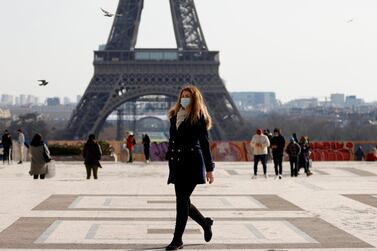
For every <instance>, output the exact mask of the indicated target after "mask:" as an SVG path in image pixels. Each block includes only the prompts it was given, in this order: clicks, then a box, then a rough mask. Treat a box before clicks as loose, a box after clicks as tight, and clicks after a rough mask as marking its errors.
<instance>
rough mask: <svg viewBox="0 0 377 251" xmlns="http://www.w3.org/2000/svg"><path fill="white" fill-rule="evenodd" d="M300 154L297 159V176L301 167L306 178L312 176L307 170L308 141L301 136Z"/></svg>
mask: <svg viewBox="0 0 377 251" xmlns="http://www.w3.org/2000/svg"><path fill="white" fill-rule="evenodd" d="M299 145H300V149H301V151H300V154H299V157H298V169H297V174H298V173H299V171H300V169H301V167H303V168H304V170H305V173H306V175H307V176H310V175H312V174H313V173H312V172H310V170H309V158H310V145H309V140H308V139H307V137H305V136H302V137H301V138H300V143H299Z"/></svg>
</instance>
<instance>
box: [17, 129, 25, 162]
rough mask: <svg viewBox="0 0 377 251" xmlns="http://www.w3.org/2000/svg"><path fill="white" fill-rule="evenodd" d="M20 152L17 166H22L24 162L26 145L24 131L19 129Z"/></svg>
mask: <svg viewBox="0 0 377 251" xmlns="http://www.w3.org/2000/svg"><path fill="white" fill-rule="evenodd" d="M17 132H18V147H19V148H18V150H19V152H20V161H18V163H17V164H22V161H23V160H24V144H25V135H24V133H23V131H22V129H18V130H17Z"/></svg>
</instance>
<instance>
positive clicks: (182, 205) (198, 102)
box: [166, 86, 215, 250]
mask: <svg viewBox="0 0 377 251" xmlns="http://www.w3.org/2000/svg"><path fill="white" fill-rule="evenodd" d="M168 117H169V119H170V138H169V148H168V152H167V155H166V158H167V159H168V160H169V179H168V183H169V184H170V183H172V184H174V188H175V195H176V209H177V214H176V224H175V230H174V237H173V240H172V242H171V243H170V244H169V245H168V246H167V247H166V250H177V249H181V248H183V242H182V236H183V232H184V231H185V228H186V224H187V220H188V217H189V216H190V218H192V219H193V220H194V221H195V222H197V223H198V224H199V225H200V226H201V227H202V228H203V230H204V239H205V241H206V242H209V241H210V240H211V238H212V228H211V226H212V224H213V220H212V219H211V218H205V217H204V216H203V215H202V214H201V213H200V211H199V210H198V209H197V208H196V207H195V206H194V205H193V204H191V201H190V196H191V194H192V193H193V191H194V190H195V187H196V186H197V185H199V184H205V183H206V182H209V183H210V184H212V183H213V182H214V175H213V170H214V167H215V165H214V163H213V161H212V155H211V149H210V145H209V142H208V129H210V128H211V117H210V115H209V113H208V111H207V107H206V106H205V104H204V101H203V97H202V94H201V93H200V91H199V90H198V88H196V87H195V86H187V87H185V88H183V89H182V90H181V92H180V94H179V96H178V100H177V103H176V104H175V106H174V107H173V108H172V109H171V110H170V111H169V114H168Z"/></svg>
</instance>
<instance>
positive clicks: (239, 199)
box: [0, 162, 377, 250]
mask: <svg viewBox="0 0 377 251" xmlns="http://www.w3.org/2000/svg"><path fill="white" fill-rule="evenodd" d="M29 165H30V163H24V164H22V165H17V164H11V165H7V164H6V165H2V164H0V189H1V193H0V201H1V204H0V249H1V250H164V247H165V246H166V245H167V244H169V242H170V241H171V238H172V234H173V231H174V220H175V198H174V188H173V186H172V185H169V186H168V185H167V184H166V180H167V174H168V167H167V163H165V162H155V163H152V164H149V165H147V164H144V163H141V162H139V163H134V164H124V163H112V162H104V163H103V168H102V169H100V171H99V180H86V179H85V168H84V166H83V164H82V163H81V162H57V163H56V176H55V177H53V178H51V179H46V180H33V179H32V177H30V176H29V175H28V170H29ZM216 165H217V167H216V172H215V178H216V180H215V183H214V184H213V185H204V186H198V187H197V189H196V190H195V192H194V194H193V196H192V202H193V203H194V204H195V205H196V206H197V207H198V208H199V209H200V210H201V211H202V213H204V214H205V216H207V217H212V218H213V219H214V221H215V222H214V226H213V232H214V235H213V239H212V241H211V242H210V243H205V242H204V240H203V231H202V229H201V228H200V227H199V226H198V225H196V224H195V223H194V222H192V221H191V220H189V223H188V226H187V229H186V232H185V235H184V240H183V241H184V244H185V246H184V250H377V248H376V247H377V163H373V162H370V163H367V162H315V163H314V167H313V169H312V170H313V172H314V173H315V174H314V175H313V176H311V177H306V176H305V175H303V174H302V173H301V175H300V176H299V177H297V178H291V177H290V175H289V172H288V170H289V167H288V163H284V169H285V170H284V171H285V173H284V174H285V175H284V178H283V179H282V180H275V179H274V174H273V165H272V164H271V163H269V166H268V169H269V178H268V179H265V178H264V177H263V176H262V175H261V174H262V173H260V176H258V178H257V179H256V180H252V179H251V165H252V163H245V162H218V163H216ZM260 169H261V168H260ZM259 171H260V172H261V171H262V170H259ZM302 171H303V170H301V172H302Z"/></svg>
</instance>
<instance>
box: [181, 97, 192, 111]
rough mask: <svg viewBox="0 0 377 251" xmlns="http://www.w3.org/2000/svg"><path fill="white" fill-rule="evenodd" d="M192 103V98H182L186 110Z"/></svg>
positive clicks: (182, 104)
mask: <svg viewBox="0 0 377 251" xmlns="http://www.w3.org/2000/svg"><path fill="white" fill-rule="evenodd" d="M190 103H191V98H181V106H182V107H183V108H184V109H186V108H187V106H189V104H190Z"/></svg>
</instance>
